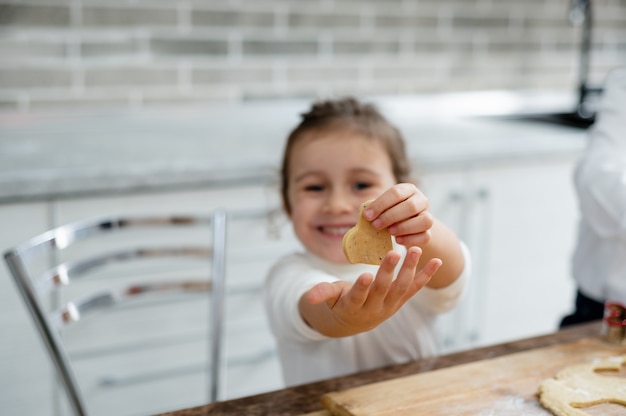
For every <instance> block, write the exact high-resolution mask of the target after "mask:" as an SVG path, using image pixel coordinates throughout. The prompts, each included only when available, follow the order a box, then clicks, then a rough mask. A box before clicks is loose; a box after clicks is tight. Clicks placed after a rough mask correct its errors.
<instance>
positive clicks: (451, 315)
mask: <svg viewBox="0 0 626 416" xmlns="http://www.w3.org/2000/svg"><path fill="white" fill-rule="evenodd" d="M474 176H475V173H474V170H473V169H471V168H468V169H465V170H454V171H445V172H430V173H428V174H427V175H425V176H424V178H423V179H422V180H421V183H420V188H421V189H422V191H423V192H424V193H425V194H426V196H427V197H428V200H429V202H430V208H431V212H432V213H433V215H435V216H436V217H437V218H438V219H439V220H441V221H443V222H444V223H445V224H446V225H447V226H448V227H450V228H451V229H453V230H454V231H455V232H456V233H457V235H458V236H459V238H460V239H461V240H462V241H463V242H464V243H465V245H466V246H467V247H468V249H469V251H470V254H471V266H470V267H471V273H472V279H471V282H470V285H469V288H468V291H467V293H466V295H465V297H464V298H463V300H462V301H461V303H460V304H459V305H458V306H457V307H456V308H455V309H453V310H452V311H450V312H448V313H446V314H443V315H442V316H440V317H439V319H438V324H437V329H438V332H439V338H440V347H441V352H442V353H447V352H453V351H457V350H461V349H466V348H469V347H471V346H474V345H476V344H478V342H479V340H480V337H481V333H482V322H483V321H484V317H485V313H486V311H485V307H484V306H485V303H486V302H485V292H486V291H485V288H484V285H485V281H486V270H485V262H486V257H487V256H488V255H489V253H488V251H489V242H488V238H489V235H487V233H485V230H487V229H488V226H489V221H490V219H489V210H490V203H491V201H490V194H489V192H490V190H489V189H487V188H485V186H484V184H482V185H481V184H477V183H475V180H474Z"/></svg>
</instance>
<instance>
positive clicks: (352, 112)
mask: <svg viewBox="0 0 626 416" xmlns="http://www.w3.org/2000/svg"><path fill="white" fill-rule="evenodd" d="M301 116H302V120H301V121H300V124H298V125H297V126H296V128H295V129H293V130H292V132H291V133H290V134H289V136H288V138H287V145H286V146H285V151H284V153H283V162H282V167H281V195H282V200H283V207H284V208H285V211H286V212H287V213H288V214H290V213H291V205H290V204H289V198H288V196H287V195H288V191H289V189H288V187H289V160H290V156H291V151H292V149H293V147H294V145H295V144H296V143H297V142H298V141H299V140H302V139H304V138H307V137H311V136H315V135H319V134H320V133H323V132H325V131H328V130H346V131H353V132H356V133H358V134H360V135H362V136H364V137H366V138H369V139H371V140H375V141H378V142H380V143H381V144H382V145H383V147H384V148H385V150H386V151H387V154H388V155H389V158H390V159H391V166H392V170H393V175H394V177H395V179H396V182H398V183H400V182H410V181H411V179H410V163H409V160H408V158H407V155H406V151H405V144H404V138H403V137H402V134H401V133H400V131H399V130H398V129H397V128H396V127H394V126H393V125H392V124H391V123H390V122H389V121H388V120H387V119H386V118H385V117H384V116H383V115H382V114H381V113H380V112H379V111H378V108H376V106H374V105H373V104H371V103H361V102H359V101H357V100H356V99H355V98H352V97H347V98H343V99H338V100H327V101H318V102H315V103H313V105H312V106H311V108H310V110H309V111H308V112H307V113H303V114H302V115H301Z"/></svg>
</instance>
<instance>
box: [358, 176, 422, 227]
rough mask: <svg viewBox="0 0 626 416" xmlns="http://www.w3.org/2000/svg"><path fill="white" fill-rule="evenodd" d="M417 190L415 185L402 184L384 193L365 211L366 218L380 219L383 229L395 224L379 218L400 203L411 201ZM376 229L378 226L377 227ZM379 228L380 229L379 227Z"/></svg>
mask: <svg viewBox="0 0 626 416" xmlns="http://www.w3.org/2000/svg"><path fill="white" fill-rule="evenodd" d="M416 192H419V191H418V190H417V187H416V186H415V185H413V184H409V183H400V184H397V185H395V186H393V187H391V188H389V189H387V190H386V191H385V192H383V193H382V194H381V195H380V196H379V197H378V198H376V199H375V200H374V201H373V202H372V203H371V204H370V205H369V206H368V207H367V208H366V209H365V211H364V213H363V214H364V216H365V218H366V219H368V220H370V221H371V220H373V219H374V218H377V219H380V220H382V222H383V225H382V227H381V228H384V227H387V226H389V225H390V224H393V222H388V220H387V218H385V217H383V218H379V217H380V216H381V214H383V213H384V214H385V216H386V215H387V214H386V213H387V212H388V211H389V210H390V209H391V208H393V207H395V206H396V205H397V204H398V203H399V202H402V201H405V200H407V199H409V198H410V197H411V196H412V195H414V194H415V193H416ZM375 227H376V226H375ZM377 228H378V227H377Z"/></svg>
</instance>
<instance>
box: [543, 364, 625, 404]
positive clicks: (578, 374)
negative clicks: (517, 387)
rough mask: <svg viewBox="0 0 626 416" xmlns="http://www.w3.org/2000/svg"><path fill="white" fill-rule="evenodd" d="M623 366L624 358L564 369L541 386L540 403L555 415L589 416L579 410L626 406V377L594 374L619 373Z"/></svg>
mask: <svg viewBox="0 0 626 416" xmlns="http://www.w3.org/2000/svg"><path fill="white" fill-rule="evenodd" d="M622 365H626V355H623V356H620V357H612V358H608V359H604V360H602V361H597V362H592V363H587V364H579V365H573V366H570V367H566V368H565V369H563V370H561V371H560V372H559V373H557V375H556V377H555V378H552V379H548V380H545V381H544V382H543V383H542V384H541V386H540V387H539V401H540V402H541V404H542V405H543V406H544V407H545V408H547V409H548V410H550V411H551V412H552V413H554V414H555V415H557V416H589V414H588V413H587V412H585V411H584V410H580V409H581V408H585V407H588V406H593V405H597V404H601V403H616V404H621V405H623V406H626V378H623V377H611V376H610V375H602V374H598V373H597V371H598V370H601V371H602V370H607V371H619V370H620V368H621V366H622Z"/></svg>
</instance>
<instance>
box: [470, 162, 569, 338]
mask: <svg viewBox="0 0 626 416" xmlns="http://www.w3.org/2000/svg"><path fill="white" fill-rule="evenodd" d="M573 166H574V161H561V162H553V163H536V164H532V165H525V166H511V167H506V168H505V167H500V168H494V169H481V170H480V171H477V172H476V179H475V182H476V183H477V184H480V186H482V187H484V188H485V189H488V190H489V195H490V203H491V206H490V212H489V216H490V221H489V228H488V229H487V230H485V232H486V233H487V235H488V237H487V238H488V240H489V255H488V259H487V261H488V263H487V270H486V271H487V273H486V276H487V281H486V284H485V290H486V296H485V300H486V305H485V309H486V311H487V313H486V315H485V321H484V324H483V332H482V334H481V342H482V343H484V344H486V343H495V342H500V341H507V340H511V339H516V338H522V337H527V336H531V335H537V334H540V333H547V332H551V331H554V330H556V329H557V328H558V324H559V321H560V319H561V318H562V317H563V316H564V315H565V314H567V313H568V312H569V310H570V309H571V308H572V305H573V295H574V284H573V280H572V279H571V277H570V258H571V254H572V250H573V247H574V243H575V239H576V226H577V218H578V206H577V200H576V195H575V192H574V188H573V182H572V172H573Z"/></svg>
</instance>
